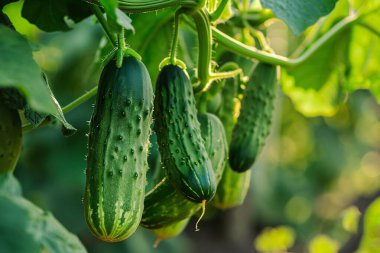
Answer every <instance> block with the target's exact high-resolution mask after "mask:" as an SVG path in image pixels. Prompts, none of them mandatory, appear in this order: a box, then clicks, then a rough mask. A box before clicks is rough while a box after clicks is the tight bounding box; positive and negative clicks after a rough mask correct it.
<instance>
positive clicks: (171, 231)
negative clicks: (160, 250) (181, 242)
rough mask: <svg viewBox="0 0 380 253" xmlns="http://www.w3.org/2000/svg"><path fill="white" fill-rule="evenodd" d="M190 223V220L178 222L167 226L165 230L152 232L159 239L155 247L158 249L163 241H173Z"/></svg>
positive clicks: (159, 229)
mask: <svg viewBox="0 0 380 253" xmlns="http://www.w3.org/2000/svg"><path fill="white" fill-rule="evenodd" d="M189 221H190V218H188V219H184V220H182V221H179V222H176V223H173V224H171V225H169V226H166V227H163V228H158V229H153V230H151V231H152V233H153V234H155V235H156V237H157V239H156V241H155V242H154V245H153V247H154V248H157V246H158V244H159V243H160V242H161V241H162V240H167V239H171V238H173V237H176V236H178V235H180V234H181V233H182V232H183V231H184V230H185V228H186V227H187V224H189Z"/></svg>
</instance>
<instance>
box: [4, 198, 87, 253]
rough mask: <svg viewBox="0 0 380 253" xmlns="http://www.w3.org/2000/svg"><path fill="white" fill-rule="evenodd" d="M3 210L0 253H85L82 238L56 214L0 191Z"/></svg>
mask: <svg viewBox="0 0 380 253" xmlns="http://www.w3.org/2000/svg"><path fill="white" fill-rule="evenodd" d="M0 209H1V210H2V221H1V223H0V234H1V235H2V236H1V242H0V252H18V253H24V252H25V253H39V252H55V253H83V252H86V249H85V248H84V247H83V245H82V244H81V242H80V241H79V239H78V238H77V237H76V236H75V235H73V234H71V233H70V232H68V231H67V230H66V229H65V228H64V227H63V226H62V225H61V224H60V223H59V222H58V221H57V220H56V219H55V218H54V217H53V215H51V214H50V213H49V212H46V211H43V210H41V209H40V208H38V207H37V206H35V205H34V204H32V203H31V202H29V201H28V200H26V199H24V198H22V197H19V196H16V195H9V194H7V193H6V192H0Z"/></svg>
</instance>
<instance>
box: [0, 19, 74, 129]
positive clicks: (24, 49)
mask: <svg viewBox="0 0 380 253" xmlns="http://www.w3.org/2000/svg"><path fill="white" fill-rule="evenodd" d="M0 38H2V39H1V40H0V55H1V56H2V57H0V88H15V89H17V90H18V91H19V92H20V93H21V94H22V95H23V96H24V98H25V99H26V101H27V103H28V106H29V107H30V108H31V109H32V110H34V111H36V112H38V113H41V114H45V113H46V114H51V115H53V116H54V117H56V118H57V119H58V120H59V121H60V122H62V124H63V126H64V129H65V133H67V134H72V133H74V132H75V128H73V127H72V126H71V125H70V124H69V123H67V121H66V120H65V118H64V116H63V113H62V110H61V107H60V106H59V104H58V101H57V100H56V99H55V97H54V95H53V93H52V92H51V90H50V88H49V85H48V84H47V79H46V78H45V79H44V78H43V76H42V74H41V70H40V68H39V67H38V65H37V64H36V63H35V61H34V60H33V56H32V50H31V48H30V46H29V44H28V42H27V41H26V40H25V39H24V38H23V37H22V36H20V35H19V34H18V33H16V32H15V31H13V30H11V29H9V28H7V27H5V26H3V25H0ZM7 90H9V89H7ZM10 90H12V89H10Z"/></svg>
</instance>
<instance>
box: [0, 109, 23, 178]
mask: <svg viewBox="0 0 380 253" xmlns="http://www.w3.org/2000/svg"><path fill="white" fill-rule="evenodd" d="M0 115H1V120H0V173H1V174H3V173H5V172H13V171H14V169H15V167H16V164H17V160H18V157H19V155H20V152H21V144H22V128H21V120H20V116H19V114H18V111H17V110H15V109H11V108H9V107H8V106H7V105H5V104H3V103H2V102H0Z"/></svg>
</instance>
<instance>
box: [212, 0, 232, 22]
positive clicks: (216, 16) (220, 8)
mask: <svg viewBox="0 0 380 253" xmlns="http://www.w3.org/2000/svg"><path fill="white" fill-rule="evenodd" d="M227 4H228V0H222V2H221V3H220V4H219V5H218V7H217V8H216V10H215V11H214V12H213V13H211V15H210V20H211V21H212V22H214V21H216V20H218V19H219V18H220V16H222V14H223V11H224V9H225V8H226V6H227Z"/></svg>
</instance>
